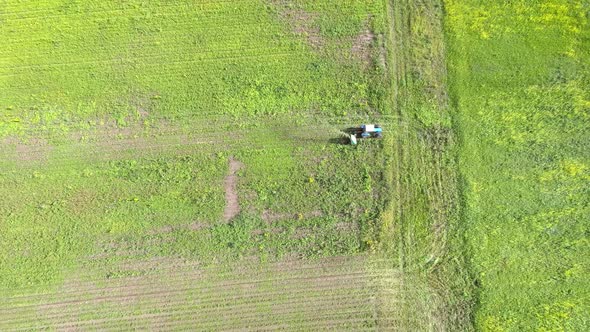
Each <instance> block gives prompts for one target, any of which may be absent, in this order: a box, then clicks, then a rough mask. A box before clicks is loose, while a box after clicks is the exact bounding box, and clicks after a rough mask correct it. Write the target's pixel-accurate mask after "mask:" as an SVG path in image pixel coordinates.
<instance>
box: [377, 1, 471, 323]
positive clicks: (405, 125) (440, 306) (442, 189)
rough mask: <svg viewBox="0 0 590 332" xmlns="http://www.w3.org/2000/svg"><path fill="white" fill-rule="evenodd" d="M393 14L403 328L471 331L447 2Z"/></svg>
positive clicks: (386, 244)
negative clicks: (445, 30) (447, 42)
mask: <svg viewBox="0 0 590 332" xmlns="http://www.w3.org/2000/svg"><path fill="white" fill-rule="evenodd" d="M389 16H390V18H389V20H390V21H391V22H393V24H392V25H391V32H390V44H391V47H392V49H391V53H392V54H391V55H390V57H391V58H392V59H393V60H394V61H393V65H392V66H391V68H390V70H391V72H390V75H391V76H392V79H393V84H394V87H393V90H394V94H393V95H392V98H393V100H394V105H395V106H394V107H395V109H396V112H397V114H396V115H397V116H396V120H395V121H394V122H393V123H391V124H390V125H391V126H392V128H394V134H393V135H392V137H390V138H391V140H392V141H391V142H389V144H390V145H391V147H392V148H393V151H392V156H393V161H392V165H391V170H390V172H392V174H391V176H390V178H391V180H390V181H392V186H393V188H394V192H393V197H392V202H391V210H390V211H386V213H384V214H383V218H384V221H383V222H384V224H385V225H386V227H384V229H383V232H384V233H383V235H382V240H383V241H382V246H383V248H382V249H383V250H384V252H385V253H387V254H389V255H395V256H397V257H398V258H399V262H398V266H399V267H400V268H401V269H402V271H403V272H404V273H403V278H404V280H405V282H404V283H403V288H402V289H403V291H402V292H401V294H402V296H403V299H404V305H402V306H400V308H399V309H398V311H397V315H399V317H400V318H399V319H400V321H401V324H400V329H401V330H406V331H423V330H457V331H465V330H470V329H471V326H472V323H471V308H472V305H473V293H472V292H473V290H472V288H473V287H472V285H471V281H470V277H469V273H468V272H467V270H466V263H465V261H464V255H463V238H462V234H463V228H462V225H461V220H460V210H459V206H458V204H457V202H458V196H457V194H458V178H457V171H456V168H457V162H456V144H455V136H454V134H453V128H452V121H451V108H450V106H449V100H448V97H447V77H446V75H447V72H446V60H445V59H446V50H445V40H444V34H443V19H442V16H443V9H442V6H441V3H440V2H439V1H436V0H425V1H409V0H408V1H395V2H394V1H392V2H391V4H390V6H389ZM390 220H391V221H390ZM387 226H388V227H387Z"/></svg>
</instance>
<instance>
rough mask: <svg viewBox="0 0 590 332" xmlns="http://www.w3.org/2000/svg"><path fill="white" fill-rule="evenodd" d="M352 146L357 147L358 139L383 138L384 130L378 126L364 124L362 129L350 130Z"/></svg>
mask: <svg viewBox="0 0 590 332" xmlns="http://www.w3.org/2000/svg"><path fill="white" fill-rule="evenodd" d="M348 133H349V134H350V144H352V145H356V144H357V139H358V138H383V129H382V128H381V126H380V125H377V124H363V125H361V126H360V127H356V128H349V129H348Z"/></svg>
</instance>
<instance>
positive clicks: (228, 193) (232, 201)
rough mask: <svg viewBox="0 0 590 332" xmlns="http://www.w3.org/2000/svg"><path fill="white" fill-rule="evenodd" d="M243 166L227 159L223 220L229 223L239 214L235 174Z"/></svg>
mask: <svg viewBox="0 0 590 332" xmlns="http://www.w3.org/2000/svg"><path fill="white" fill-rule="evenodd" d="M243 166H244V164H242V163H241V162H239V161H238V160H236V159H234V158H233V157H230V158H229V173H228V175H227V176H226V177H225V181H224V188H225V210H224V211H223V220H224V221H225V222H229V221H230V220H231V219H233V218H234V217H235V216H237V215H238V213H240V202H239V198H238V175H237V172H238V171H239V170H240V169H241V168H242V167H243Z"/></svg>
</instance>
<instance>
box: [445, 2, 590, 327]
mask: <svg viewBox="0 0 590 332" xmlns="http://www.w3.org/2000/svg"><path fill="white" fill-rule="evenodd" d="M445 4H446V9H447V20H446V22H447V25H448V26H447V28H448V31H449V35H450V37H449V39H450V45H451V48H450V49H451V52H450V63H451V72H452V74H451V77H452V84H451V86H452V92H453V93H452V97H453V104H454V106H455V107H456V111H457V118H456V127H457V128H458V130H459V132H460V134H459V137H460V160H461V162H460V164H459V168H460V171H461V175H462V179H463V183H464V188H463V192H464V198H463V205H464V210H463V211H464V212H463V213H464V220H463V222H464V224H465V230H466V232H465V239H466V242H467V252H468V257H469V262H470V264H469V266H470V267H471V270H472V273H473V276H474V277H475V280H476V283H477V285H478V286H479V290H478V293H479V296H478V303H479V305H478V308H477V309H478V310H477V311H476V319H475V324H476V327H477V328H478V329H480V330H483V331H523V330H535V331H585V330H587V329H588V327H589V325H588V324H589V322H590V316H589V312H590V303H589V301H588V300H589V297H588V296H589V287H588V278H587V276H588V272H589V269H590V259H589V258H588V257H589V256H588V253H589V251H588V244H589V243H588V239H589V238H588V235H589V233H588V229H589V227H590V218H589V216H590V204H589V203H590V191H589V190H590V168H589V165H590V139H589V137H590V42H589V41H590V39H589V38H590V25H589V23H588V14H589V9H590V7H589V6H590V3H588V2H587V1H560V0H551V1H514V2H512V3H508V2H506V3H491V2H484V1H468V0H461V1H445Z"/></svg>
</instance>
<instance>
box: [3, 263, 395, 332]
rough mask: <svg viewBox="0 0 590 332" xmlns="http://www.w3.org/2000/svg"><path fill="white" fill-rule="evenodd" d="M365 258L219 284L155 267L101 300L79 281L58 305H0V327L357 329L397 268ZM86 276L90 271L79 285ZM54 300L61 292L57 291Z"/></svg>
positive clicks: (245, 270) (257, 273) (242, 273)
mask: <svg viewBox="0 0 590 332" xmlns="http://www.w3.org/2000/svg"><path fill="white" fill-rule="evenodd" d="M364 260H365V258H364V257H355V258H345V259H342V258H341V257H339V258H335V259H334V261H331V260H330V259H323V260H320V261H319V262H311V263H310V262H306V261H290V262H281V263H276V264H271V265H269V266H267V267H266V268H265V269H262V270H261V269H257V268H251V267H242V268H240V269H237V270H234V271H227V272H226V274H224V275H222V279H221V280H219V278H220V275H218V274H217V273H216V272H218V270H219V269H215V268H214V269H210V270H208V271H204V270H203V269H201V268H199V267H194V268H193V269H189V270H188V271H176V272H178V273H179V274H181V275H182V276H181V277H178V276H176V275H175V271H171V270H166V269H162V270H160V271H157V272H156V273H154V274H153V275H152V276H151V277H153V278H154V279H153V280H149V281H148V282H147V283H145V284H144V286H145V287H142V286H140V287H137V286H135V285H134V283H136V282H137V278H122V279H119V280H116V282H117V285H114V287H117V288H118V293H117V292H115V294H111V295H108V296H104V295H102V296H101V295H100V294H101V292H100V290H101V289H102V290H104V292H103V293H102V294H104V293H113V290H112V289H113V288H112V287H110V288H109V281H107V282H106V283H105V287H102V288H100V287H97V286H98V285H96V284H95V283H94V282H95V281H96V279H94V280H90V281H87V284H84V283H83V282H84V280H81V281H77V284H76V285H75V286H76V287H78V288H77V289H75V290H73V292H72V293H68V296H69V297H70V298H69V299H68V298H65V299H64V300H62V301H60V302H51V301H50V299H51V298H52V297H51V296H48V294H42V295H39V298H37V299H35V298H34V297H33V298H31V297H27V298H22V299H21V300H25V301H26V302H30V301H32V300H37V301H38V302H37V303H34V304H30V303H28V304H25V303H26V302H25V303H18V302H13V303H11V304H8V308H7V307H6V306H7V304H3V305H0V308H2V310H0V317H3V319H2V320H0V328H1V329H2V330H20V329H58V330H69V329H88V328H91V329H96V328H98V329H118V328H120V327H121V326H127V325H131V326H134V327H135V328H139V327H144V328H145V329H153V328H158V329H177V328H180V327H182V326H191V327H193V328H194V327H199V328H210V329H220V328H222V329H228V328H240V327H249V326H250V327H252V326H254V327H256V326H261V328H262V325H264V324H266V325H268V324H271V325H276V324H286V322H288V324H287V325H288V326H309V327H310V328H313V327H314V326H317V327H319V326H332V325H337V326H344V325H346V322H347V321H348V320H350V321H351V322H352V321H355V320H358V322H359V323H360V325H355V324H352V325H354V326H362V324H363V322H366V321H367V320H368V321H372V320H374V319H375V314H374V313H375V312H376V309H375V305H377V303H378V302H377V301H376V300H375V298H376V296H377V295H376V293H378V292H381V290H380V289H379V287H380V286H379V280H382V279H384V278H387V276H393V277H392V278H393V279H398V277H399V276H398V272H397V270H393V269H382V270H380V269H367V267H366V265H365V264H364ZM191 273H194V274H195V275H193V277H194V278H191ZM88 276H92V273H89V274H88V275H87V277H86V278H83V279H87V278H88ZM228 277H229V278H228ZM273 277H274V278H273ZM158 281H159V282H158ZM80 282H82V283H80ZM126 283H129V285H126ZM147 290H150V291H147ZM393 293H395V292H393ZM53 295H54V296H62V295H63V294H61V293H60V290H56V291H55V293H54V294H53ZM97 295H98V296H97ZM72 297H75V298H78V299H77V300H72ZM6 309H9V310H12V311H6ZM155 311H157V312H155ZM7 313H9V315H8V316H7V315H6V314H7ZM114 313H119V316H118V317H117V315H116V314H114ZM220 317H224V319H220ZM267 317H274V318H273V319H274V320H268V319H267ZM363 317H366V319H363ZM303 318H305V319H307V321H304V320H302V319H303ZM36 322H39V323H36ZM305 324H307V325H305ZM352 325H350V326H352ZM355 330H357V329H356V328H355Z"/></svg>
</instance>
